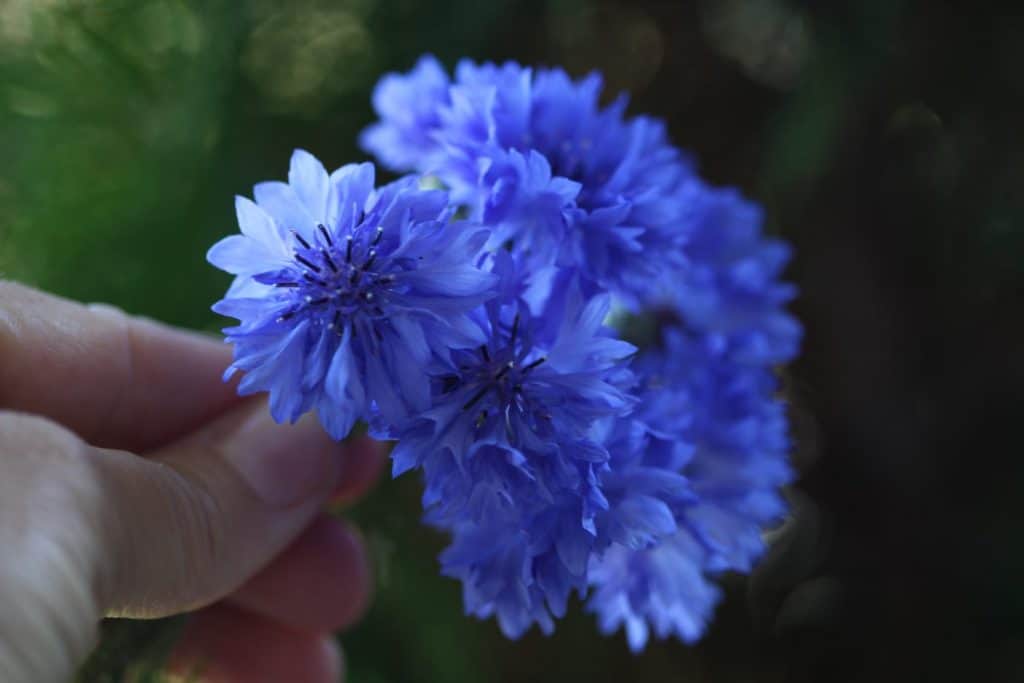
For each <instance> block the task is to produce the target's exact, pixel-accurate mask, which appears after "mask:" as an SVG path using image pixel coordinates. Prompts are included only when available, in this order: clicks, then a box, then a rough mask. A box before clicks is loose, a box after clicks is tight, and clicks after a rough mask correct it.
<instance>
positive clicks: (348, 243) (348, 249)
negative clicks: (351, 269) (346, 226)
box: [345, 235, 352, 263]
mask: <svg viewBox="0 0 1024 683" xmlns="http://www.w3.org/2000/svg"><path fill="white" fill-rule="evenodd" d="M345 263H352V235H349V236H348V237H347V238H345Z"/></svg>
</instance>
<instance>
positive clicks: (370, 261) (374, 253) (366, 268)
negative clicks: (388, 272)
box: [362, 249, 377, 270]
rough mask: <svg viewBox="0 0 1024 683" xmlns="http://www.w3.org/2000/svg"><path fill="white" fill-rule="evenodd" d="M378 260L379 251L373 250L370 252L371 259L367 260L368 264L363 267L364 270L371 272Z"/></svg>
mask: <svg viewBox="0 0 1024 683" xmlns="http://www.w3.org/2000/svg"><path fill="white" fill-rule="evenodd" d="M376 258H377V250H376V249H371V250H370V257H369V258H368V259H366V263H364V264H363V266H362V267H363V270H369V269H370V266H372V265H373V261H374V259H376Z"/></svg>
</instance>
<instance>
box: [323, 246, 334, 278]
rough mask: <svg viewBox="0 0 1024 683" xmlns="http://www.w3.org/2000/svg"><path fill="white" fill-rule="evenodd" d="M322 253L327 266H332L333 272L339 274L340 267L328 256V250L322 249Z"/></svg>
mask: <svg viewBox="0 0 1024 683" xmlns="http://www.w3.org/2000/svg"><path fill="white" fill-rule="evenodd" d="M320 253H321V254H323V257H324V261H326V262H327V265H328V266H330V268H331V270H332V271H334V272H335V273H337V272H338V266H336V265H334V261H332V260H331V257H330V256H328V254H327V250H326V249H321V250H320Z"/></svg>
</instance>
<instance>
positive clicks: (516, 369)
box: [452, 314, 547, 429]
mask: <svg viewBox="0 0 1024 683" xmlns="http://www.w3.org/2000/svg"><path fill="white" fill-rule="evenodd" d="M518 332H519V315H518V314H517V315H516V317H515V321H514V322H513V323H512V328H511V332H510V333H509V336H508V338H507V339H506V340H504V342H503V343H502V342H501V341H499V342H498V343H497V344H495V346H499V350H497V351H494V352H492V351H491V347H490V346H489V345H488V344H484V345H482V346H480V347H479V349H477V351H476V352H475V353H473V352H470V356H471V358H470V360H469V364H468V365H464V366H463V367H462V370H463V372H464V374H463V376H462V378H461V379H462V381H463V383H464V384H465V385H468V386H476V387H477V389H476V391H475V392H474V393H473V395H472V396H470V397H469V399H468V400H467V401H466V402H465V403H464V404H463V406H462V411H463V412H466V413H468V412H470V411H474V410H479V413H478V414H477V417H476V426H477V428H478V429H479V428H481V427H483V426H484V424H486V423H487V421H488V420H489V419H490V418H492V417H496V416H498V415H502V416H504V419H505V422H506V424H509V420H510V417H511V413H512V412H517V413H519V414H521V415H524V416H525V415H528V414H529V413H530V412H531V407H530V400H529V398H528V396H527V395H526V393H525V392H524V390H523V387H524V384H526V382H527V379H528V377H529V375H530V373H531V372H532V371H533V370H534V369H535V368H537V367H538V366H540V365H541V364H542V363H544V361H546V360H547V357H546V356H536V357H535V358H533V359H530V360H527V359H528V358H529V357H530V356H531V351H532V350H533V349H532V345H530V344H525V343H521V344H519V348H518V349H517V348H516V346H517V342H518V341H519V340H518V339H517V337H518V336H519V335H518ZM452 379H453V380H455V381H458V379H459V378H452Z"/></svg>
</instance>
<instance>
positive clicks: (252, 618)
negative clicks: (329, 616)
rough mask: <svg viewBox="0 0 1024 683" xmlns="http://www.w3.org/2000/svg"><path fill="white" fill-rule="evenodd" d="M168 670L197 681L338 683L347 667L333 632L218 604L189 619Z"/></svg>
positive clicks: (198, 682)
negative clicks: (307, 628) (285, 623)
mask: <svg viewBox="0 0 1024 683" xmlns="http://www.w3.org/2000/svg"><path fill="white" fill-rule="evenodd" d="M168 668H169V669H170V671H171V673H173V674H177V675H178V676H180V677H182V678H184V679H185V680H189V681H193V680H194V681H197V683H261V682H263V681H266V682H267V683H278V682H279V681H294V683H335V682H336V681H340V680H342V673H343V669H344V666H343V660H342V656H341V651H340V650H339V649H338V646H337V645H336V644H335V642H334V640H333V639H332V638H331V637H330V636H329V635H325V634H318V633H315V632H311V631H301V630H296V629H291V628H288V627H287V626H283V625H281V624H278V623H275V622H273V621H271V620H269V619H266V618H264V617H260V616H257V615H254V614H247V613H245V612H243V611H241V610H237V609H233V608H231V607H228V606H225V605H216V606H214V607H210V608H208V609H205V610H203V611H202V612H199V613H198V614H196V615H195V616H193V617H192V618H191V619H190V620H189V622H188V624H186V626H185V631H184V633H183V634H182V638H181V641H179V643H178V645H177V647H176V648H175V650H174V652H173V653H172V654H171V658H170V662H169V664H168Z"/></svg>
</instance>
